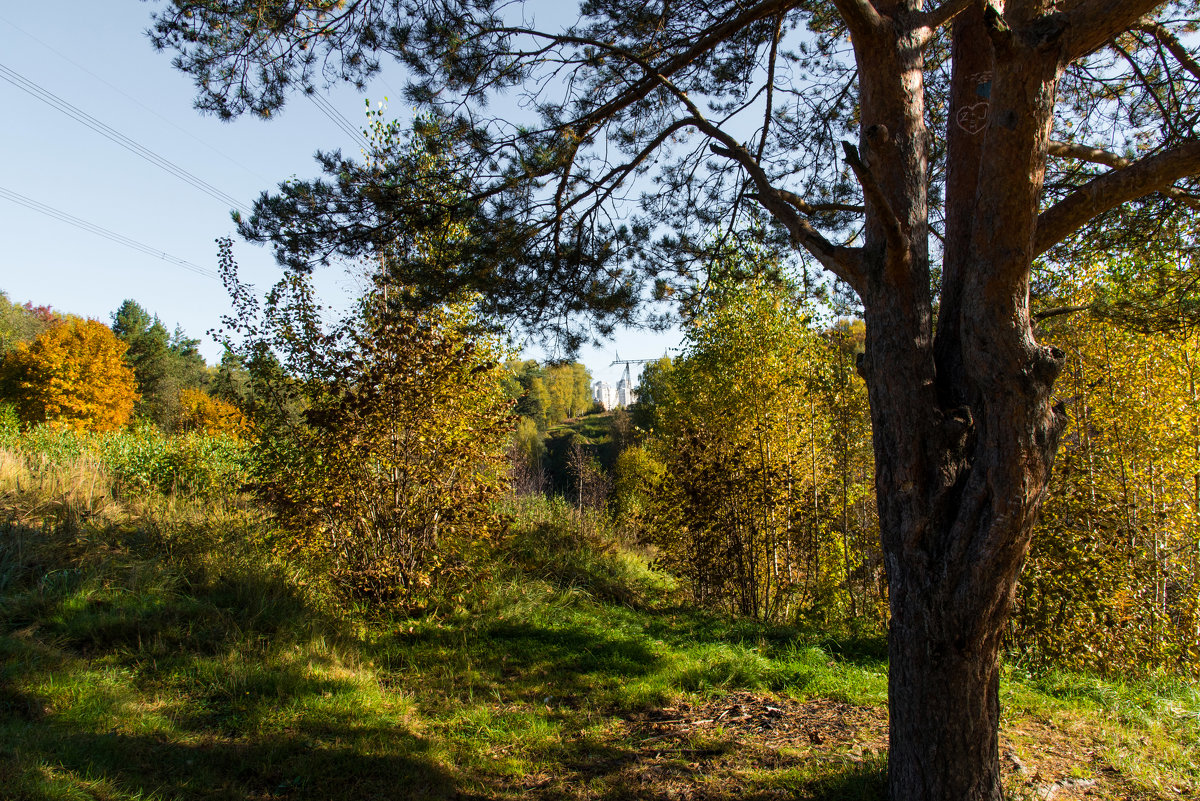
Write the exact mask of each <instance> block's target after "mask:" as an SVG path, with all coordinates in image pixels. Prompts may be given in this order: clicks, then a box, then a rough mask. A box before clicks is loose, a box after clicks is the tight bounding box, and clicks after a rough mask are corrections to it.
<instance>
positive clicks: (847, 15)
mask: <svg viewBox="0 0 1200 801" xmlns="http://www.w3.org/2000/svg"><path fill="white" fill-rule="evenodd" d="M833 5H834V6H836V7H837V10H838V12H839V13H841V15H842V19H844V20H845V21H846V27H847V28H849V29H850V32H851V33H867V32H869V31H877V30H879V29H880V28H881V27H883V25H884V20H883V17H882V16H880V14H879V11H878V9H876V8H875V6H874V4H873V3H872V2H871V0H833Z"/></svg>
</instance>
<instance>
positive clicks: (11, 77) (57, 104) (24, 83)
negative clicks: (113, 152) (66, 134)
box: [0, 64, 250, 214]
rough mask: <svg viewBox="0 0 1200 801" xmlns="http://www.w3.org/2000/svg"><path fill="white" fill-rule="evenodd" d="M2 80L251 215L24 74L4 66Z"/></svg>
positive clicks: (245, 208)
mask: <svg viewBox="0 0 1200 801" xmlns="http://www.w3.org/2000/svg"><path fill="white" fill-rule="evenodd" d="M0 78H3V79H4V80H6V81H8V82H9V83H11V84H12V85H13V86H15V87H17V88H18V89H20V90H21V91H23V92H25V93H26V94H29V95H32V96H33V97H35V98H37V99H38V100H40V101H42V102H43V103H45V104H46V105H48V106H50V107H51V108H53V109H55V110H56V111H61V112H62V113H63V114H66V115H67V116H68V117H70V118H72V119H73V120H75V121H76V122H79V123H81V124H82V125H85V126H86V127H88V128H90V129H92V130H93V131H95V132H96V133H98V134H100V135H101V136H103V137H104V138H105V139H108V140H109V141H110V142H113V143H114V144H118V145H120V146H121V147H123V148H125V149H126V150H128V151H130V152H131V153H133V154H135V155H137V156H140V157H141V158H143V159H145V160H146V161H148V162H150V163H151V164H153V165H155V166H157V167H160V168H162V169H163V170H166V171H167V172H169V173H171V174H172V175H174V176H175V177H176V178H179V179H180V180H181V181H183V182H185V183H187V184H189V185H190V186H192V187H194V188H196V189H199V190H200V191H201V192H204V193H205V194H206V195H209V196H210V197H212V198H214V199H216V200H218V201H220V202H221V203H223V204H225V205H227V206H230V207H233V208H235V209H238V210H239V211H242V212H245V213H247V214H248V213H249V212H250V210H249V209H248V208H247V207H246V206H244V205H242V204H241V203H240V202H238V200H237V199H236V198H234V197H233V196H232V195H228V194H226V193H225V192H222V191H221V190H220V189H218V188H217V187H215V186H213V185H212V184H210V183H208V182H207V181H205V180H204V179H202V178H200V177H198V176H196V175H193V174H192V173H190V172H188V171H187V170H185V169H184V168H183V167H180V166H179V165H178V164H176V163H175V162H173V161H171V160H170V159H167V158H165V157H163V156H160V155H159V154H157V153H155V152H154V151H153V150H151V149H150V148H148V147H146V146H145V145H142V144H140V143H138V142H136V141H134V140H133V139H130V138H129V137H128V136H126V135H125V134H123V133H121V132H120V131H118V130H116V129H115V128H112V127H111V126H109V125H106V124H105V123H103V122H101V121H100V120H98V119H96V118H95V117H93V116H92V115H90V114H88V113H87V112H85V111H83V110H82V109H79V108H77V107H76V106H73V105H71V104H70V103H68V102H67V101H66V100H63V99H62V98H61V97H59V96H58V95H56V94H54V93H53V92H51V91H49V90H47V89H43V88H42V87H41V86H39V85H38V84H36V83H35V82H33V81H31V80H29V79H28V78H26V77H25V76H23V75H21V74H20V73H18V72H16V71H14V70H12V69H10V68H9V67H7V66H5V65H4V64H0Z"/></svg>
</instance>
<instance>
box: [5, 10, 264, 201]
mask: <svg viewBox="0 0 1200 801" xmlns="http://www.w3.org/2000/svg"><path fill="white" fill-rule="evenodd" d="M0 22H3V23H4V24H6V25H8V26H9V27H11V28H13V29H14V30H16V31H17V32H19V33H21V34H23V35H25V36H26V37H28V38H30V39H32V40H33V41H35V42H37V43H38V44H40V45H41V46H42V47H44V48H46V49H47V50H49V51H50V52H51V53H53V54H54V55H56V56H58V57H59V58H61V59H62V60H63V61H66V62H67V63H69V64H73V65H74V66H75V67H76V68H77V69H79V70H80V71H82V72H84V73H87V74H88V75H91V76H92V77H93V78H95V79H96V80H97V81H99V82H100V83H102V84H104V85H105V86H107V87H108V88H109V89H112V90H113V91H114V92H116V93H117V94H119V95H121V96H122V97H125V98H127V99H128V100H130V101H132V102H133V103H136V104H137V105H138V106H139V107H140V108H142V109H143V110H144V111H146V112H147V113H149V114H153V115H154V116H155V117H158V118H159V119H160V120H162V121H163V122H165V123H166V124H167V125H170V126H171V127H172V128H174V129H175V130H177V131H179V132H180V133H182V134H183V135H184V136H186V137H188V138H189V139H191V140H192V141H194V142H196V143H198V144H200V145H202V146H204V147H205V148H207V149H209V150H211V151H212V152H213V153H216V154H217V155H218V156H220V157H221V158H223V159H225V160H226V161H228V162H229V163H230V164H233V165H236V166H238V167H241V168H242V169H243V170H245V171H246V172H248V173H249V174H251V175H253V176H254V177H256V178H258V179H260V180H261V181H263V182H264V183H270V182H271V180H270V179H269V178H267V177H266V176H264V175H263V174H262V173H260V172H257V171H256V170H254V169H253V168H251V167H248V166H246V165H245V164H243V163H242V162H240V161H238V160H237V159H235V158H234V157H233V156H230V155H229V154H228V153H226V152H224V151H223V150H221V149H219V148H216V147H213V146H212V145H211V144H209V143H208V142H205V141H204V140H203V139H201V138H200V137H198V136H196V135H195V134H194V133H192V132H191V131H189V130H188V129H187V128H184V127H183V126H182V125H180V124H178V123H176V122H174V121H172V120H170V119H168V118H167V117H165V116H163V115H162V114H159V113H158V112H157V111H155V110H154V109H153V108H151V107H150V106H148V105H146V104H145V103H143V102H142V101H140V100H138V99H137V98H136V97H134V96H133V95H131V94H129V93H128V92H126V91H125V90H124V89H122V88H121V87H119V86H117V85H116V84H114V83H112V82H110V81H108V80H105V79H104V78H103V77H102V76H100V75H97V74H96V73H94V72H92V71H91V70H90V69H88V68H87V67H86V66H84V65H83V64H80V63H79V62H78V61H76V60H75V59H73V58H71V57H70V56H68V55H67V54H66V53H63V52H62V51H61V50H58V49H56V48H55V47H54V46H53V45H50V44H48V43H47V42H46V41H45V40H43V39H40V38H38V37H37V36H34V35H33V34H32V33H30V32H29V31H27V30H25V29H24V28H22V27H21V26H20V25H18V24H16V23H15V22H13V21H12V20H10V19H7V18H6V17H5V16H4V15H2V14H0Z"/></svg>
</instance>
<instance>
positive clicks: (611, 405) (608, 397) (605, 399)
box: [592, 381, 620, 411]
mask: <svg viewBox="0 0 1200 801" xmlns="http://www.w3.org/2000/svg"><path fill="white" fill-rule="evenodd" d="M618 386H620V385H619V384H618ZM592 400H594V401H596V403H598V404H600V405H601V406H603V407H604V410H605V411H609V410H610V409H615V408H616V407H617V393H616V391H615V390H614V389H613V388H612V384H607V383H605V382H603V381H597V382H596V383H595V384H593V385H592Z"/></svg>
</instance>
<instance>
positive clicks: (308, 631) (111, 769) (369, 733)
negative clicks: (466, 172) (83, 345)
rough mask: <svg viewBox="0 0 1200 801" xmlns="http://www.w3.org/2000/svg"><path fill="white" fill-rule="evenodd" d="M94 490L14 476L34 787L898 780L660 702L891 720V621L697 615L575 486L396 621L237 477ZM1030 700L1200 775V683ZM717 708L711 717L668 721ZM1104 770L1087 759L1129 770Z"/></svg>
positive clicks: (7, 586)
mask: <svg viewBox="0 0 1200 801" xmlns="http://www.w3.org/2000/svg"><path fill="white" fill-rule="evenodd" d="M85 472H86V471H83V472H81V473H80V475H81V476H83V478H84V479H86V476H85V475H84V473H85ZM26 478H27V479H28V476H26ZM92 484H93V487H92V490H91V492H92V493H93V495H94V494H95V486H94V485H95V482H92ZM87 485H88V481H87V480H83V479H81V480H80V481H73V482H67V483H66V484H55V485H54V487H57V488H58V489H57V490H56V491H60V490H61V491H64V492H66V494H65V495H63V496H62V497H59V498H58V499H57V500H55V499H49V498H42V499H41V500H38V501H36V502H35V500H34V499H31V498H28V497H25V495H28V493H29V492H31V491H33V490H31V489H30V487H33V485H31V484H28V483H27V484H26V485H25V486H26V489H25V490H23V491H21V492H17V491H15V490H13V491H11V492H10V493H9V494H8V495H5V496H4V497H5V498H6V499H7V500H6V504H7V506H6V508H8V509H9V511H8V513H7V515H5V516H0V520H7V522H6V523H4V524H3V526H0V798H3V799H6V801H7V799H14V800H19V801H25V800H27V799H28V800H29V801H33V800H34V799H37V800H38V801H40V800H41V799H114V800H115V799H246V798H255V799H278V798H286V799H356V801H357V799H372V798H388V799H393V798H401V799H403V798H412V799H418V798H420V799H424V798H432V799H437V798H456V797H465V798H476V799H483V798H497V799H500V798H512V799H516V798H527V797H540V798H564V797H565V798H576V797H577V798H588V799H593V798H594V799H601V798H603V799H610V798H611V799H622V798H630V799H632V798H664V797H672V795H673V794H675V795H695V794H699V795H700V796H701V797H705V798H777V797H791V798H801V799H814V800H815V801H834V799H852V800H855V799H861V801H877V799H880V798H881V797H882V787H883V777H884V774H885V766H886V757H885V756H884V755H882V754H881V753H879V752H878V751H875V750H865V751H863V750H860V749H856V748H850V747H848V746H847V745H846V744H845V743H842V744H839V745H836V746H835V745H832V744H829V743H825V744H817V740H816V739H814V740H813V741H812V742H811V743H810V742H809V740H807V739H803V738H801V739H800V740H799V741H796V742H792V741H789V742H786V743H782V744H780V743H776V742H774V741H769V740H755V739H754V737H757V736H758V735H755V734H753V733H752V732H751V733H750V734H748V733H747V732H750V730H748V729H747V730H742V729H736V728H735V727H732V726H723V725H721V724H720V723H717V724H715V725H712V726H700V725H697V726H696V727H694V728H692V729H688V730H687V731H686V732H685V733H681V734H677V735H676V734H671V735H670V736H663V735H659V734H657V733H655V731H653V730H652V729H651V728H649V726H650V724H648V723H645V721H649V720H655V719H657V718H656V717H655V716H659V717H661V716H662V714H664V713H662V710H664V709H676V708H682V706H683V705H686V704H690V705H691V706H692V708H693V709H695V710H700V709H704V710H708V709H710V708H711V709H716V708H718V707H719V706H720V705H721V704H723V703H725V702H724V701H723V700H722V699H723V698H724V697H725V695H726V694H727V693H749V694H752V695H753V696H755V697H762V698H764V699H766V700H767V702H770V703H777V704H783V703H785V702H786V703H790V704H793V705H794V707H795V708H800V704H801V702H809V703H817V702H819V703H826V704H832V703H835V702H836V703H840V704H848V705H853V706H854V707H855V708H856V709H862V710H865V712H864V713H863V714H865V715H867V716H874V718H876V719H879V720H882V715H883V712H882V707H883V705H884V703H885V700H886V685H887V682H886V663H885V659H884V649H883V647H882V643H881V641H880V640H878V639H872V638H865V639H836V638H829V637H826V636H824V635H822V634H820V633H817V632H806V631H801V630H797V629H794V628H789V627H783V626H767V625H762V624H756V623H753V622H750V621H745V620H732V619H728V618H725V617H721V616H716V615H711V614H706V613H703V612H699V611H696V610H694V609H689V608H687V607H686V606H684V605H682V604H681V599H680V597H679V594H678V591H677V589H676V587H675V585H674V582H673V580H672V579H671V578H670V577H669V576H665V575H663V574H661V573H658V572H656V571H654V570H651V569H649V568H648V567H647V566H646V561H645V559H644V557H643V556H640V555H639V554H638V553H637V552H636V550H631V549H629V548H627V547H623V546H621V545H620V544H619V543H616V542H613V541H611V540H610V539H607V538H606V535H605V534H603V526H601V525H600V524H599V523H596V522H595V521H593V523H594V524H592V525H587V526H580V525H578V523H577V522H574V521H573V518H572V515H571V511H570V509H569V507H566V506H564V505H562V504H561V503H555V502H540V501H539V502H529V501H526V502H523V503H521V504H515V505H514V506H512V507H511V508H510V509H509V513H510V514H511V516H512V524H511V533H510V535H509V536H508V537H507V538H506V539H504V540H503V541H501V542H498V543H496V544H494V546H493V547H492V548H491V549H488V550H481V551H480V553H479V554H477V555H476V558H477V564H476V565H475V566H474V568H475V571H476V576H477V578H476V580H475V581H474V582H473V583H472V585H471V586H470V587H468V588H466V589H465V590H463V591H462V592H460V593H458V594H457V595H455V596H454V597H452V598H448V599H446V600H444V601H443V602H442V603H434V604H431V606H430V608H428V609H427V610H425V611H424V612H423V613H422V614H420V615H414V616H413V617H411V618H400V617H393V618H389V619H377V618H363V617H359V616H355V615H353V614H350V613H348V612H346V611H345V610H342V609H339V608H337V607H336V606H334V605H333V604H332V602H331V601H330V600H329V598H330V597H331V596H330V595H329V594H328V593H326V592H324V591H323V589H322V584H321V581H320V578H319V576H315V575H312V574H311V573H308V572H306V571H305V570H303V569H302V568H301V567H298V566H296V565H294V564H291V563H289V562H288V561H287V560H286V559H284V558H282V557H280V556H278V555H277V553H278V551H279V548H278V544H277V542H276V540H277V534H275V533H274V532H272V530H271V528H270V524H269V521H267V520H265V519H264V518H263V517H262V516H261V515H259V514H258V513H257V511H256V510H255V509H254V508H253V507H252V506H249V505H247V504H245V503H244V502H243V501H241V500H239V499H237V498H225V499H218V500H214V499H212V498H211V497H200V498H193V497H187V496H183V495H177V496H155V495H149V496H147V497H144V498H142V499H140V500H137V501H136V502H135V500H134V499H131V498H119V499H116V500H113V499H112V497H111V493H109V494H108V495H107V496H105V497H107V498H108V499H109V500H107V501H105V502H104V503H100V502H99V501H96V500H95V499H94V498H93V499H92V500H91V501H88V500H87V498H88V497H89V496H88V495H87V492H86V491H85V490H86V487H87ZM47 486H49V485H38V487H40V489H38V488H37V487H34V489H37V491H39V492H46V491H49V490H47ZM64 487H65V488H66V489H65V490H64ZM67 490H69V491H67ZM22 493H24V494H22ZM72 493H73V494H72ZM87 503H91V504H92V506H86V504H87ZM85 507H86V508H85ZM72 509H73V510H74V511H72ZM39 510H40V511H39ZM18 511H20V512H21V513H20V514H17V512H18ZM33 512H37V514H33ZM38 514H40V515H41V516H40V517H38ZM582 532H589V533H587V534H586V535H585V534H584V533H582ZM772 699H780V700H772ZM787 699H792V700H790V701H788V700H787ZM1003 701H1004V705H1005V710H1006V712H1005V715H1006V720H1005V723H1006V731H1007V732H1008V733H1007V734H1006V737H1007V738H1008V740H1009V741H1011V742H1012V743H1013V745H1014V747H1015V748H1016V749H1017V751H1018V752H1019V753H1020V754H1021V755H1022V758H1024V759H1026V760H1027V761H1029V760H1034V759H1036V758H1037V753H1038V750H1039V749H1043V748H1045V747H1047V744H1048V743H1049V744H1050V745H1053V746H1055V747H1065V746H1061V743H1060V741H1061V742H1066V743H1070V742H1077V741H1081V740H1083V739H1084V735H1086V738H1087V741H1088V742H1089V743H1092V745H1091V746H1090V747H1091V748H1092V750H1094V751H1095V752H1096V753H1098V754H1099V755H1100V757H1099V759H1102V760H1103V761H1104V764H1106V765H1109V766H1111V767H1112V769H1113V770H1114V771H1116V773H1113V774H1111V776H1116V777H1118V778H1119V781H1118V780H1116V779H1114V780H1112V781H1109V780H1108V779H1107V778H1106V779H1105V780H1106V782H1107V783H1106V784H1104V785H1103V786H1099V787H1098V788H1094V790H1095V792H1094V793H1093V797H1099V798H1106V797H1108V798H1114V799H1115V798H1124V797H1138V798H1154V797H1162V798H1176V797H1186V795H1187V794H1188V793H1194V792H1196V790H1197V788H1200V768H1197V766H1196V764H1195V762H1196V756H1195V754H1196V753H1197V751H1198V750H1200V749H1198V748H1197V746H1198V745H1200V742H1198V739H1197V737H1198V735H1197V732H1198V731H1200V698H1198V696H1197V691H1196V688H1195V687H1194V686H1191V685H1188V684H1185V683H1182V682H1168V681H1161V682H1157V683H1154V682H1143V683H1136V682H1126V683H1114V682H1105V681H1101V680H1099V679H1096V678H1092V677H1087V676H1081V675H1078V674H1066V673H1059V674H1044V675H1039V676H1031V675H1025V674H1021V673H1018V672H1016V671H1013V672H1011V673H1010V674H1009V675H1008V676H1007V677H1006V681H1005V683H1004V686H1003ZM835 707H836V705H835ZM689 715H690V716H691V717H692V718H695V717H698V716H709V715H710V712H708V711H703V712H701V711H694V712H692V713H686V714H685V713H682V712H680V713H670V715H668V717H670V716H683V717H688V716H689ZM1055 738H1058V739H1055ZM818 739H819V738H818ZM1099 764H1100V762H1090V763H1079V764H1078V765H1075V766H1073V767H1071V768H1070V769H1071V770H1074V771H1076V772H1077V773H1078V774H1079V775H1080V777H1082V778H1087V777H1090V776H1093V775H1096V776H1100V777H1101V778H1105V777H1109V776H1110V774H1109V773H1106V772H1104V771H1102V770H1101V769H1100V768H1099V767H1097V766H1098V765H1099ZM1064 770H1066V768H1064ZM1031 781H1032V780H1031ZM1039 781H1040V780H1039ZM1173 788H1178V790H1179V792H1176V790H1175V789H1173ZM1036 790H1037V786H1036V785H1035V784H1029V785H1028V786H1026V784H1024V783H1020V782H1018V783H1016V784H1014V786H1013V793H1014V797H1021V794H1022V793H1026V794H1027V795H1029V797H1033V795H1032V794H1033V793H1034V792H1035V791H1036ZM1110 791H1111V792H1110Z"/></svg>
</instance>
